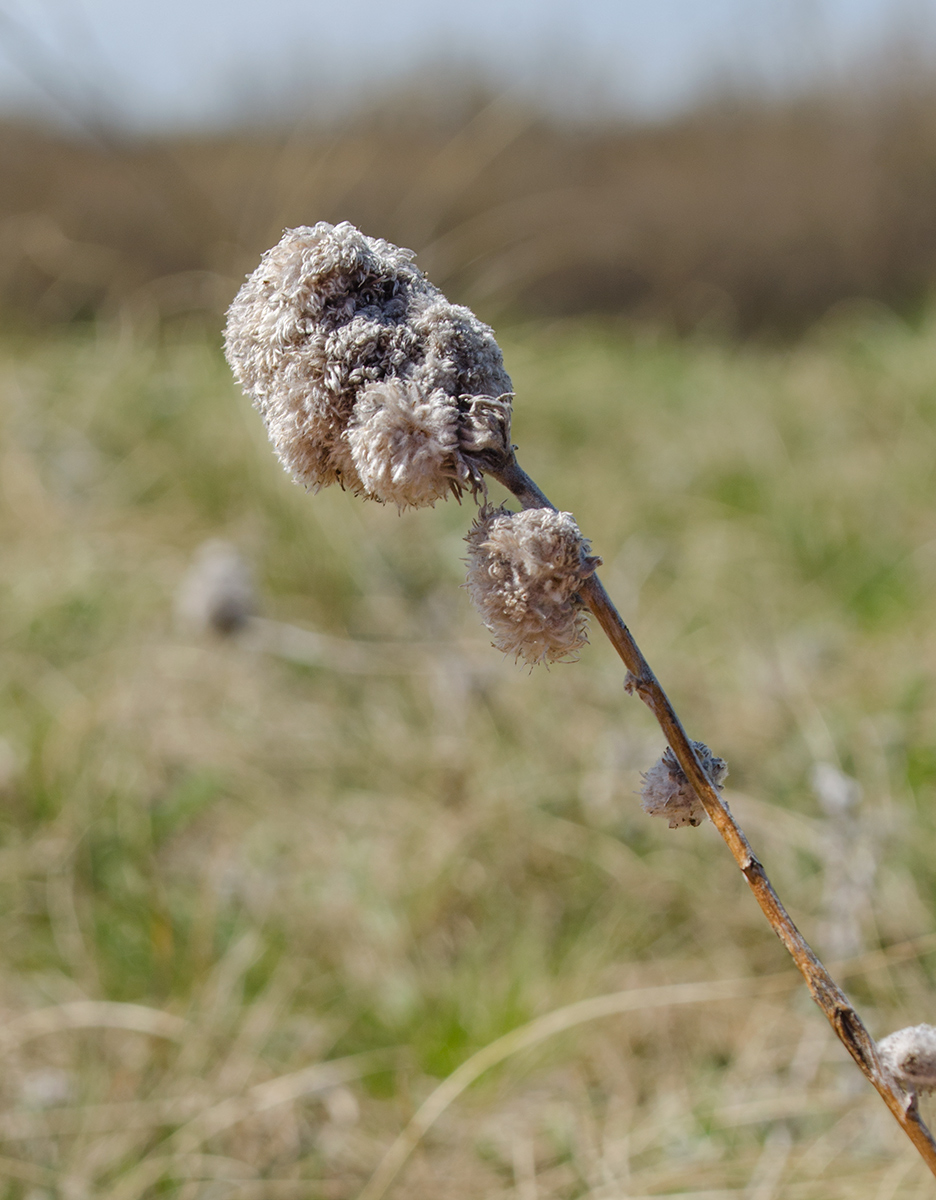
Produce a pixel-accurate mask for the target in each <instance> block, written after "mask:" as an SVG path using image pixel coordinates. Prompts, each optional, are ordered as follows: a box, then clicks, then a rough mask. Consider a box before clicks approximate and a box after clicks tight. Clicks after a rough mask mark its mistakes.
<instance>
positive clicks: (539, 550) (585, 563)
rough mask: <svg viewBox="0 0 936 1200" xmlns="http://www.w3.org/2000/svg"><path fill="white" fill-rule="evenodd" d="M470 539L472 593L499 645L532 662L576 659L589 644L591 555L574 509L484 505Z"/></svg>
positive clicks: (594, 564)
mask: <svg viewBox="0 0 936 1200" xmlns="http://www.w3.org/2000/svg"><path fill="white" fill-rule="evenodd" d="M465 540H466V541H467V542H468V547H469V552H468V581H467V587H468V594H469V596H470V597H471V600H472V602H473V604H474V605H475V607H476V608H477V609H478V612H479V613H480V614H481V617H482V619H483V621H484V623H485V625H486V626H487V627H488V629H489V630H490V632H491V633H492V634H493V635H494V645H495V646H496V647H497V648H498V649H499V650H503V651H505V653H507V654H513V655H514V657H515V658H522V659H523V660H524V661H525V662H528V663H530V664H533V663H540V662H547V663H548V662H559V661H561V660H563V659H570V658H573V657H574V656H575V655H576V653H577V651H578V650H580V649H581V647H582V646H583V645H584V644H585V642H586V640H587V638H586V636H585V623H586V612H585V605H584V603H583V601H582V599H581V597H580V596H579V594H578V593H579V589H580V588H581V586H582V583H583V582H584V580H586V579H587V578H588V577H589V575H592V574H594V572H595V569H596V568H597V567H598V566H600V564H601V560H600V559H599V558H593V557H590V556H589V553H588V551H589V548H590V547H589V544H588V542H587V541H586V540H585V538H583V537H582V535H581V533H580V532H579V528H578V526H577V525H576V523H575V521H574V520H573V518H572V514H571V513H565V512H555V511H554V510H553V509H551V508H528V509H525V510H524V511H523V512H518V513H514V512H509V511H508V510H506V509H504V508H498V509H492V508H483V509H482V510H481V512H480V513H479V515H478V519H477V520H476V521H475V524H474V526H473V527H472V529H471V531H470V533H469V534H468V536H467V538H466V539H465Z"/></svg>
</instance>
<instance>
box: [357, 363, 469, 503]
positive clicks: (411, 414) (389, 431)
mask: <svg viewBox="0 0 936 1200" xmlns="http://www.w3.org/2000/svg"><path fill="white" fill-rule="evenodd" d="M458 416H459V413H458V405H457V404H456V402H455V401H454V400H452V399H451V398H450V397H449V396H447V395H446V394H445V393H444V392H433V393H432V394H431V395H430V396H424V395H423V394H422V392H420V390H419V388H418V387H416V386H415V384H412V383H401V382H400V380H398V379H391V380H388V381H387V382H386V383H372V384H371V385H370V386H369V387H367V388H365V389H364V391H363V392H362V393H361V395H360V397H359V399H358V400H357V402H356V403H355V406H354V415H353V416H352V418H351V423H350V425H349V427H348V433H347V440H348V445H349V446H350V448H351V460H352V462H353V463H354V467H355V470H356V471H357V473H358V477H359V478H360V480H361V483H362V484H363V485H364V488H365V489H366V491H367V493H368V494H369V495H371V496H373V497H374V498H375V499H377V500H381V501H383V502H384V503H389V504H395V505H396V506H397V507H398V508H400V509H404V508H407V507H408V506H413V507H414V508H420V507H422V506H423V505H426V504H435V502H436V500H440V499H441V498H442V497H443V496H444V495H446V493H447V492H448V491H449V488H450V486H455V485H456V483H457V481H458V474H457V470H458V468H457V462H458V457H459V456H458V431H457V426H458Z"/></svg>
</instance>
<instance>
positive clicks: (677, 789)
mask: <svg viewBox="0 0 936 1200" xmlns="http://www.w3.org/2000/svg"><path fill="white" fill-rule="evenodd" d="M692 748H693V749H694V750H695V752H696V755H697V756H698V758H699V761H700V762H701V764H702V769H703V770H704V771H705V773H706V775H708V777H709V779H710V780H711V781H712V786H713V787H715V788H716V789H717V790H718V791H721V790H722V784H723V783H724V781H725V779H726V778H727V776H728V764H727V763H726V762H725V760H724V759H723V758H716V756H715V755H714V754H713V753H712V752H711V750H709V748H708V746H706V744H705V742H693V743H692ZM640 803H641V806H642V808H643V810H644V812H646V813H649V814H650V816H651V817H665V818H666V820H667V821H669V827H670V829H679V828H681V827H682V826H683V825H701V824H702V819H703V817H704V816H705V808H704V807H703V805H702V801H701V800H700V799H699V797H698V796H697V795H696V794H695V791H694V790H693V787H692V784H691V783H690V782H689V780H688V779H687V778H686V775H685V772H684V771H683V769H682V767H681V766H680V765H679V763H678V762H677V761H676V755H675V754H674V753H673V750H672V747H670V746H667V747H666V750H665V751H664V752H663V757H662V758H660V759H659V760H658V761H657V762H655V763H654V764H653V766H652V767H651V768H650V770H649V771H648V772H647V773H646V775H644V776H643V787H642V788H641V789H640Z"/></svg>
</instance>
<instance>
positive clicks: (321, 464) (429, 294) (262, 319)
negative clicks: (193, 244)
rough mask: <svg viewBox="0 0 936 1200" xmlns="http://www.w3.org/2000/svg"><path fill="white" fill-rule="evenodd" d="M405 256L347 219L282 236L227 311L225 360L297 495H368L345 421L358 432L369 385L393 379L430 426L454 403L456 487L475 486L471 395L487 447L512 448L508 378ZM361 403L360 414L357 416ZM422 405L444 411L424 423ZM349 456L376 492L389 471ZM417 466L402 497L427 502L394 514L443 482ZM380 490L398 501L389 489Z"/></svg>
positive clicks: (496, 352) (482, 334)
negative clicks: (314, 491) (484, 417)
mask: <svg viewBox="0 0 936 1200" xmlns="http://www.w3.org/2000/svg"><path fill="white" fill-rule="evenodd" d="M412 260H413V254H412V252H411V251H409V250H402V249H400V248H399V247H397V246H393V245H391V244H390V243H389V242H385V241H383V240H382V239H380V238H369V237H365V235H364V234H362V233H361V232H360V231H359V230H357V229H355V228H354V226H353V225H350V224H348V223H347V222H343V223H342V224H340V225H334V226H333V225H329V224H328V223H327V222H324V221H321V222H319V224H317V225H314V226H311V227H308V226H301V227H299V228H297V229H288V230H287V231H286V233H285V234H284V235H283V238H282V240H281V241H280V242H279V243H278V244H277V245H276V246H274V247H273V248H272V249H271V250H268V251H267V252H266V254H264V256H263V259H262V261H261V263H260V265H259V267H257V269H256V270H255V271H254V272H253V274H252V275H250V276H249V277H248V279H247V282H246V283H245V284H244V286H243V287H242V288H241V290H240V291H239V292H238V294H237V296H236V297H235V299H234V302H233V304H232V305H231V307H230V309H229V310H228V323H227V330H226V333H225V351H226V353H227V358H228V362H229V363H230V364H231V368H232V369H233V371H234V374H235V376H236V377H237V380H238V382H239V383H240V385H241V387H242V388H243V389H244V391H245V392H247V393H248V394H249V395H250V396H251V397H252V398H253V401H254V403H255V404H256V406H257V408H258V409H259V410H260V412H261V413H262V415H263V419H264V421H265V422H266V426H267V431H268V433H269V435H270V440H271V441H272V442H273V444H274V446H275V448H276V452H277V454H278V455H279V457H280V459H281V460H282V462H283V464H284V466H285V467H286V468H287V469H288V470H289V471H291V472H292V474H293V476H294V478H295V479H296V480H297V481H298V482H300V483H303V484H305V486H307V487H311V488H319V487H324V486H326V485H327V484H330V483H336V482H338V483H341V484H343V485H344V486H347V487H350V488H352V489H353V490H354V491H356V492H363V493H365V494H371V495H373V496H375V497H378V498H379V497H380V492H379V491H378V489H376V488H373V487H371V486H369V485H368V484H367V483H365V481H364V480H363V479H362V478H361V476H360V474H359V469H358V466H357V465H356V459H355V455H354V453H353V451H352V444H351V441H350V440H349V437H348V432H349V429H350V427H351V425H352V422H354V423H355V425H356V426H358V427H359V426H362V425H364V424H366V422H367V421H368V420H369V419H370V417H371V416H373V404H372V402H373V398H374V397H373V393H372V391H371V389H372V388H373V386H374V385H375V384H385V385H389V384H396V385H397V386H399V387H403V386H404V385H405V388H406V392H407V394H408V395H409V396H410V397H411V398H412V399H413V402H414V407H416V406H418V407H419V409H420V412H421V414H422V415H420V416H419V417H418V418H417V419H416V424H417V425H421V426H424V427H432V428H437V427H439V425H440V424H443V423H444V421H445V419H447V417H448V415H449V410H450V409H451V408H452V406H453V405H454V407H455V410H456V412H457V414H458V420H457V423H456V426H457V427H456V434H457V436H456V450H455V451H454V453H456V454H457V455H458V456H461V457H460V458H458V459H457V461H455V462H454V463H453V464H451V465H452V467H453V469H452V471H450V475H452V476H453V477H454V479H455V482H456V487H458V486H461V484H463V483H464V482H465V481H468V482H469V483H470V484H471V485H472V486H477V482H478V479H479V478H480V469H479V467H478V466H476V465H475V464H474V463H472V462H471V461H470V460H468V459H466V457H465V455H469V454H471V453H473V451H472V449H471V444H472V442H473V440H474V438H475V436H476V430H475V425H476V422H475V421H474V419H473V417H472V414H473V413H474V411H475V407H476V406H475V404H474V401H475V400H476V399H477V398H479V397H480V398H483V399H484V400H486V401H487V402H488V403H489V404H491V405H495V406H496V405H497V404H498V403H500V405H501V408H500V410H499V411H500V413H501V420H500V425H499V428H500V431H501V437H500V444H499V446H493V445H492V444H491V431H490V428H489V429H488V434H489V437H488V445H487V447H486V449H487V450H488V451H491V450H494V451H495V452H496V453H499V455H500V456H501V457H503V456H504V455H506V454H508V453H509V451H510V440H509V439H510V422H509V413H510V405H509V399H508V398H509V395H510V393H511V384H510V379H509V378H508V376H507V374H506V372H505V371H504V364H503V359H502V357H501V352H500V349H499V348H498V346H497V343H496V341H495V340H494V335H493V333H492V332H491V330H490V329H489V328H488V326H487V325H484V324H483V323H482V322H481V321H479V320H478V318H477V317H476V316H475V315H474V314H473V313H472V312H471V311H470V310H469V309H467V308H461V307H459V306H458V305H454V304H450V303H449V302H448V301H447V300H446V299H445V297H444V296H443V295H442V293H441V292H440V291H439V290H438V288H435V287H433V285H432V284H431V283H430V282H429V281H428V280H427V279H426V277H425V276H424V275H423V274H422V272H421V271H420V270H419V269H418V268H417V267H416V266H415V265H414V263H413V261H412ZM359 402H363V404H364V407H365V409H366V412H364V413H362V414H360V416H359V417H358V416H357V414H356V405H357V404H358V403H359ZM426 405H430V406H431V405H441V407H442V409H443V410H444V411H442V412H440V413H439V414H438V419H434V418H433V417H431V416H430V415H428V414H427V413H426V411H425V406H426ZM504 412H506V418H504V416H503V414H504ZM462 423H464V425H465V430H464V431H462V429H461V427H460V426H461V424H462ZM489 426H490V423H489ZM495 440H496V435H495ZM384 444H385V445H386V446H388V447H393V446H396V445H397V444H398V442H397V440H396V439H394V438H390V439H389V440H387V439H385V440H384ZM358 457H359V458H362V459H367V462H368V466H367V470H368V473H369V477H370V478H371V479H372V480H375V481H380V486H381V487H383V486H384V483H385V481H386V480H388V479H392V477H393V475H394V472H395V471H396V468H397V466H398V464H397V463H394V462H388V463H386V464H384V466H383V467H382V468H381V467H379V466H378V464H377V463H376V462H375V460H374V458H373V455H366V454H362V452H361V450H360V446H359V447H358ZM427 461H428V460H425V461H424V463H423V467H424V470H422V471H421V472H419V475H420V483H419V486H417V487H416V488H415V490H414V492H413V493H412V494H413V496H414V497H415V496H420V497H427V496H431V497H432V498H431V499H420V500H418V501H417V500H415V499H411V498H405V499H404V500H403V506H406V505H409V504H413V503H430V504H431V503H432V502H433V501H434V500H437V499H439V497H440V496H441V495H443V494H444V493H445V489H446V488H448V486H449V485H448V476H447V477H446V481H445V485H444V487H443V486H442V483H441V481H440V479H438V478H437V479H436V480H435V482H434V483H433V484H431V485H430V484H429V483H428V480H427V479H426V476H425V467H426V463H427ZM459 481H461V482H459ZM404 490H405V489H404ZM390 491H392V492H393V493H394V499H393V502H394V503H399V502H400V501H399V500H398V499H397V498H396V497H397V496H399V495H400V494H401V492H400V489H399V487H397V486H396V485H394V486H393V487H391V488H390ZM388 498H389V492H388Z"/></svg>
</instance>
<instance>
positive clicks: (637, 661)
mask: <svg viewBox="0 0 936 1200" xmlns="http://www.w3.org/2000/svg"><path fill="white" fill-rule="evenodd" d="M488 473H489V474H490V475H491V476H492V477H493V478H494V479H496V480H497V481H498V482H499V483H501V484H503V486H504V487H506V488H507V489H508V491H511V492H512V493H513V494H514V495H515V496H516V497H517V499H518V500H519V501H520V503H521V504H522V505H523V507H524V508H543V507H546V508H553V507H555V506H554V505H552V504H550V502H549V500H547V498H546V496H544V495H543V493H542V492H541V491H540V489H539V488H538V487H537V486H536V484H535V483H534V482H533V480H532V479H531V478H530V477H529V476H528V475H527V474H526V472H525V471H523V470H522V469H521V468H520V466H519V465H518V463H517V461H516V459H512V460H511V461H510V463H509V464H508V465H507V466H506V467H504V468H502V469H497V470H491V471H489V472H488ZM581 595H582V598H583V599H584V600H585V602H586V604H587V605H588V607H589V609H591V612H592V613H593V615H594V617H595V619H596V620H597V621H598V624H599V625H600V626H601V628H602V629H603V630H604V632H605V633H606V634H607V636H608V639H609V640H610V642H611V644H612V645H613V646H614V648H615V650H616V651H617V652H618V654H619V655H620V657H621V659H622V660H623V662H624V665H625V666H626V667H627V672H628V674H627V679H626V681H625V687H626V689H627V691H628V692H629V693H630V694H631V695H637V696H639V697H640V699H641V700H643V702H644V703H645V704H646V705H647V707H648V708H649V709H650V711H651V712H652V713H653V715H654V716H655V717H656V719H657V721H658V722H659V725H660V728H661V729H662V730H663V734H664V736H665V738H666V740H667V742H669V744H670V746H671V747H672V750H673V753H674V754H675V755H676V758H677V760H678V762H679V765H680V766H681V767H682V769H683V771H684V772H685V774H686V777H687V778H688V780H689V782H690V783H691V784H692V787H693V788H694V790H695V792H696V794H697V795H698V797H699V800H700V801H701V802H702V804H703V806H704V808H705V811H706V813H707V814H708V816H709V818H710V819H711V822H712V824H713V825H714V826H715V828H716V829H717V830H718V832H719V833H720V834H721V836H722V837H723V838H724V840H725V842H726V843H727V846H728V849H729V850H730V851H731V853H732V855H733V857H734V860H735V862H736V863H737V864H738V866H739V867H740V868H741V873H742V874H743V875H744V878H745V879H746V880H747V882H748V885H749V887H750V889H751V891H752V892H753V893H754V896H755V899H756V900H757V903H758V904H759V905H760V906H761V909H762V911H763V913H764V916H765V917H766V918H767V920H768V921H769V922H770V925H771V928H772V929H773V931H774V933H776V935H777V937H778V938H779V939H780V941H781V942H783V944H784V946H786V948H787V950H788V951H789V952H790V955H791V957H792V958H793V961H794V962H795V963H796V966H797V968H798V969H799V971H800V974H801V975H802V976H803V978H804V979H805V981H806V986H807V987H808V988H809V991H810V993H811V994H812V997H813V999H814V1000H815V1001H816V1003H817V1004H818V1005H819V1007H820V1008H821V1009H822V1011H823V1012H824V1013H825V1015H826V1017H827V1018H828V1020H829V1024H830V1025H831V1026H832V1028H833V1029H834V1030H835V1033H836V1035H837V1037H838V1038H839V1040H840V1041H841V1042H842V1044H843V1045H844V1046H845V1048H846V1050H847V1051H848V1052H849V1054H850V1055H851V1056H852V1058H853V1059H854V1060H855V1062H856V1063H857V1064H858V1066H859V1068H860V1070H861V1072H862V1074H864V1075H865V1076H866V1078H867V1079H868V1080H869V1081H870V1082H871V1083H872V1084H873V1086H874V1087H875V1088H876V1089H877V1091H878V1093H879V1094H880V1096H881V1098H882V1099H883V1101H884V1103H885V1104H886V1105H887V1107H888V1108H889V1109H890V1111H891V1113H892V1114H893V1115H894V1117H895V1118H896V1120H897V1123H898V1124H899V1125H900V1127H901V1129H903V1131H904V1133H906V1135H907V1137H909V1139H910V1140H911V1142H913V1144H914V1146H916V1148H917V1150H918V1151H919V1153H920V1156H921V1157H922V1159H923V1161H924V1162H925V1163H926V1165H927V1166H928V1167H929V1169H930V1171H932V1173H933V1174H934V1175H936V1142H934V1140H933V1136H932V1134H931V1133H930V1131H929V1130H928V1129H927V1127H926V1125H925V1124H924V1123H923V1120H922V1119H921V1117H920V1114H919V1111H918V1109H917V1102H916V1096H915V1095H912V1094H909V1093H907V1092H905V1091H904V1090H903V1088H901V1087H900V1085H899V1084H898V1083H897V1082H896V1080H894V1079H893V1078H892V1077H891V1075H890V1074H889V1073H888V1072H887V1070H886V1069H885V1068H884V1066H883V1064H882V1062H881V1059H880V1057H879V1055H878V1052H877V1047H876V1045H875V1043H874V1039H873V1038H872V1037H871V1035H870V1034H869V1033H868V1031H867V1029H865V1027H864V1024H863V1023H862V1021H861V1018H860V1017H859V1016H858V1014H857V1013H856V1012H855V1010H854V1008H853V1007H852V1005H851V1003H850V1002H849V1000H848V998H847V997H846V995H845V993H844V992H843V991H842V990H841V988H839V986H838V985H837V984H836V982H835V980H834V979H833V978H832V976H831V975H830V974H829V972H828V971H827V970H826V968H825V967H824V966H823V965H822V963H821V962H820V961H819V959H818V958H817V957H816V955H815V954H814V952H813V950H812V948H811V947H810V946H809V943H808V942H807V941H806V939H805V938H804V937H803V935H802V934H801V933H800V931H799V930H798V929H797V928H796V926H795V925H794V924H793V921H792V919H791V918H790V914H789V913H788V912H787V910H786V909H785V908H784V907H783V904H782V903H781V901H780V897H779V896H778V895H777V893H776V892H775V891H774V889H773V885H772V884H771V882H770V880H769V879H768V878H767V873H766V872H765V870H764V868H763V866H762V865H761V863H760V861H759V860H758V859H757V857H756V856H755V854H754V852H753V851H752V849H751V846H750V844H749V842H748V840H747V838H746V837H745V835H744V831H743V830H742V829H741V826H740V825H739V824H738V822H737V821H736V820H735V818H734V817H733V816H732V814H731V812H730V811H729V809H728V806H727V805H726V804H725V802H724V800H722V798H721V796H719V794H718V791H717V790H716V789H715V787H713V785H712V783H711V781H710V780H709V778H708V776H707V775H706V774H705V772H704V771H703V769H702V766H701V765H700V763H699V760H698V758H697V756H696V753H695V751H694V750H693V748H692V743H691V741H690V740H689V738H688V737H687V736H686V731H685V730H684V729H683V727H682V722H681V721H680V720H679V717H678V716H677V715H676V712H675V711H674V709H673V706H672V704H670V702H669V699H668V698H667V695H666V693H665V692H664V691H663V688H662V687H661V686H660V684H659V682H658V680H657V678H656V676H655V675H654V673H653V671H652V670H651V669H650V665H649V663H648V662H647V660H646V659H645V658H644V656H643V654H642V653H641V650H640V647H639V646H638V645H637V643H636V642H635V641H634V638H633V636H632V635H631V633H630V630H629V629H628V628H627V626H626V625H625V624H624V621H623V620H622V619H621V616H620V614H619V613H618V611H617V609H616V608H615V607H614V604H613V603H612V601H611V598H610V596H609V595H608V593H607V592H606V591H605V589H604V586H603V584H602V583H601V581H600V580H599V579H598V577H597V575H593V576H591V578H589V579H587V580H586V581H585V582H584V584H583V586H582V589H581Z"/></svg>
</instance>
